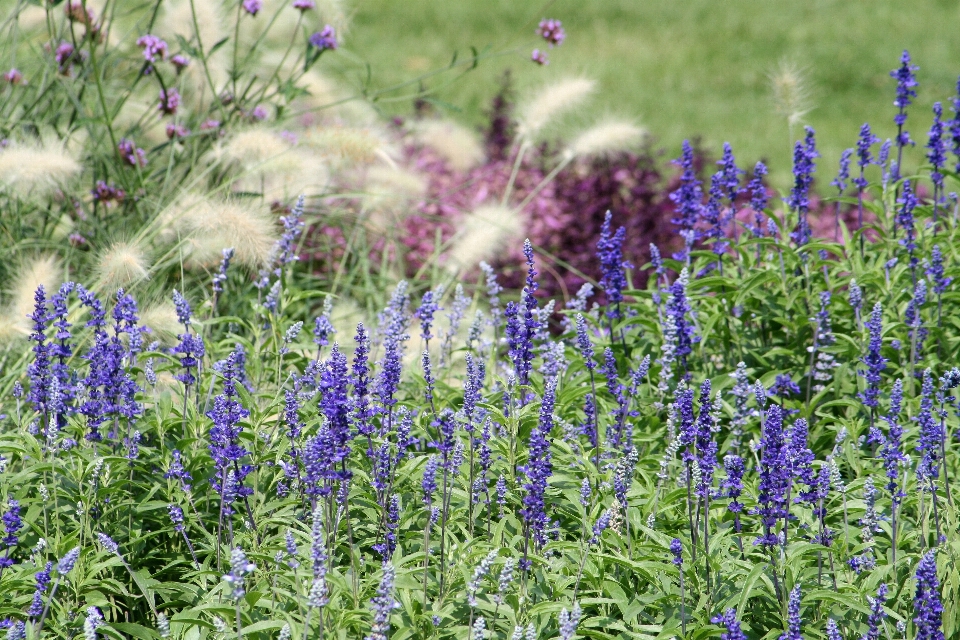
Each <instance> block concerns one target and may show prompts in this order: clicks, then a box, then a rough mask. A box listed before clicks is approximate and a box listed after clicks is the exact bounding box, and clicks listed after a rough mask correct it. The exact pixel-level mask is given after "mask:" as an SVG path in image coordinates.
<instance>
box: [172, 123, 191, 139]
mask: <svg viewBox="0 0 960 640" xmlns="http://www.w3.org/2000/svg"><path fill="white" fill-rule="evenodd" d="M188 135H190V129H187V128H186V127H185V126H183V125H182V124H180V123H179V122H178V123H173V122H171V123H170V124H168V125H167V137H168V138H169V139H171V140H173V139H174V138H186V137H187V136H188Z"/></svg>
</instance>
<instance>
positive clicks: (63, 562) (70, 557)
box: [57, 547, 80, 576]
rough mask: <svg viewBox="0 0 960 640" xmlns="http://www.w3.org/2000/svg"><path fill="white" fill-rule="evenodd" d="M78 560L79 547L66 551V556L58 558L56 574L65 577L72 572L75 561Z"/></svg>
mask: <svg viewBox="0 0 960 640" xmlns="http://www.w3.org/2000/svg"><path fill="white" fill-rule="evenodd" d="M79 559H80V547H74V548H73V549H71V550H70V551H67V553H66V555H64V556H63V557H62V558H60V562H58V563H57V573H59V574H60V575H62V576H65V575H67V574H68V573H70V572H71V571H73V567H74V566H75V565H76V564H77V560H79Z"/></svg>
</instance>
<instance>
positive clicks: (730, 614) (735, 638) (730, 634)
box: [710, 609, 747, 640]
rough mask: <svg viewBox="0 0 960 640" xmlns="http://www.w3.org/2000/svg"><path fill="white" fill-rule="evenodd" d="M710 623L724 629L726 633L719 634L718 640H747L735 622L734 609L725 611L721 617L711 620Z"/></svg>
mask: <svg viewBox="0 0 960 640" xmlns="http://www.w3.org/2000/svg"><path fill="white" fill-rule="evenodd" d="M710 622H712V623H713V624H716V625H723V626H724V627H726V631H725V632H724V633H721V634H720V640H747V635H746V634H745V633H744V632H743V630H742V629H741V628H740V622H739V621H738V620H737V610H736V609H727V610H726V611H725V612H724V613H723V614H722V615H718V616H714V617H713V618H711V619H710Z"/></svg>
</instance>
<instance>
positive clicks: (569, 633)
mask: <svg viewBox="0 0 960 640" xmlns="http://www.w3.org/2000/svg"><path fill="white" fill-rule="evenodd" d="M580 615H581V611H580V604H579V603H577V602H574V603H573V609H572V610H571V611H570V613H567V610H566V609H561V610H560V617H559V618H560V619H559V623H560V640H572V639H573V636H574V635H576V633H577V625H578V624H580Z"/></svg>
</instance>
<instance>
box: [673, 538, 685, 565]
mask: <svg viewBox="0 0 960 640" xmlns="http://www.w3.org/2000/svg"><path fill="white" fill-rule="evenodd" d="M670 553H672V554H673V560H672V562H673V565H674V566H676V567H680V566H682V565H683V543H682V542H680V538H674V539H673V540H671V541H670Z"/></svg>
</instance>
